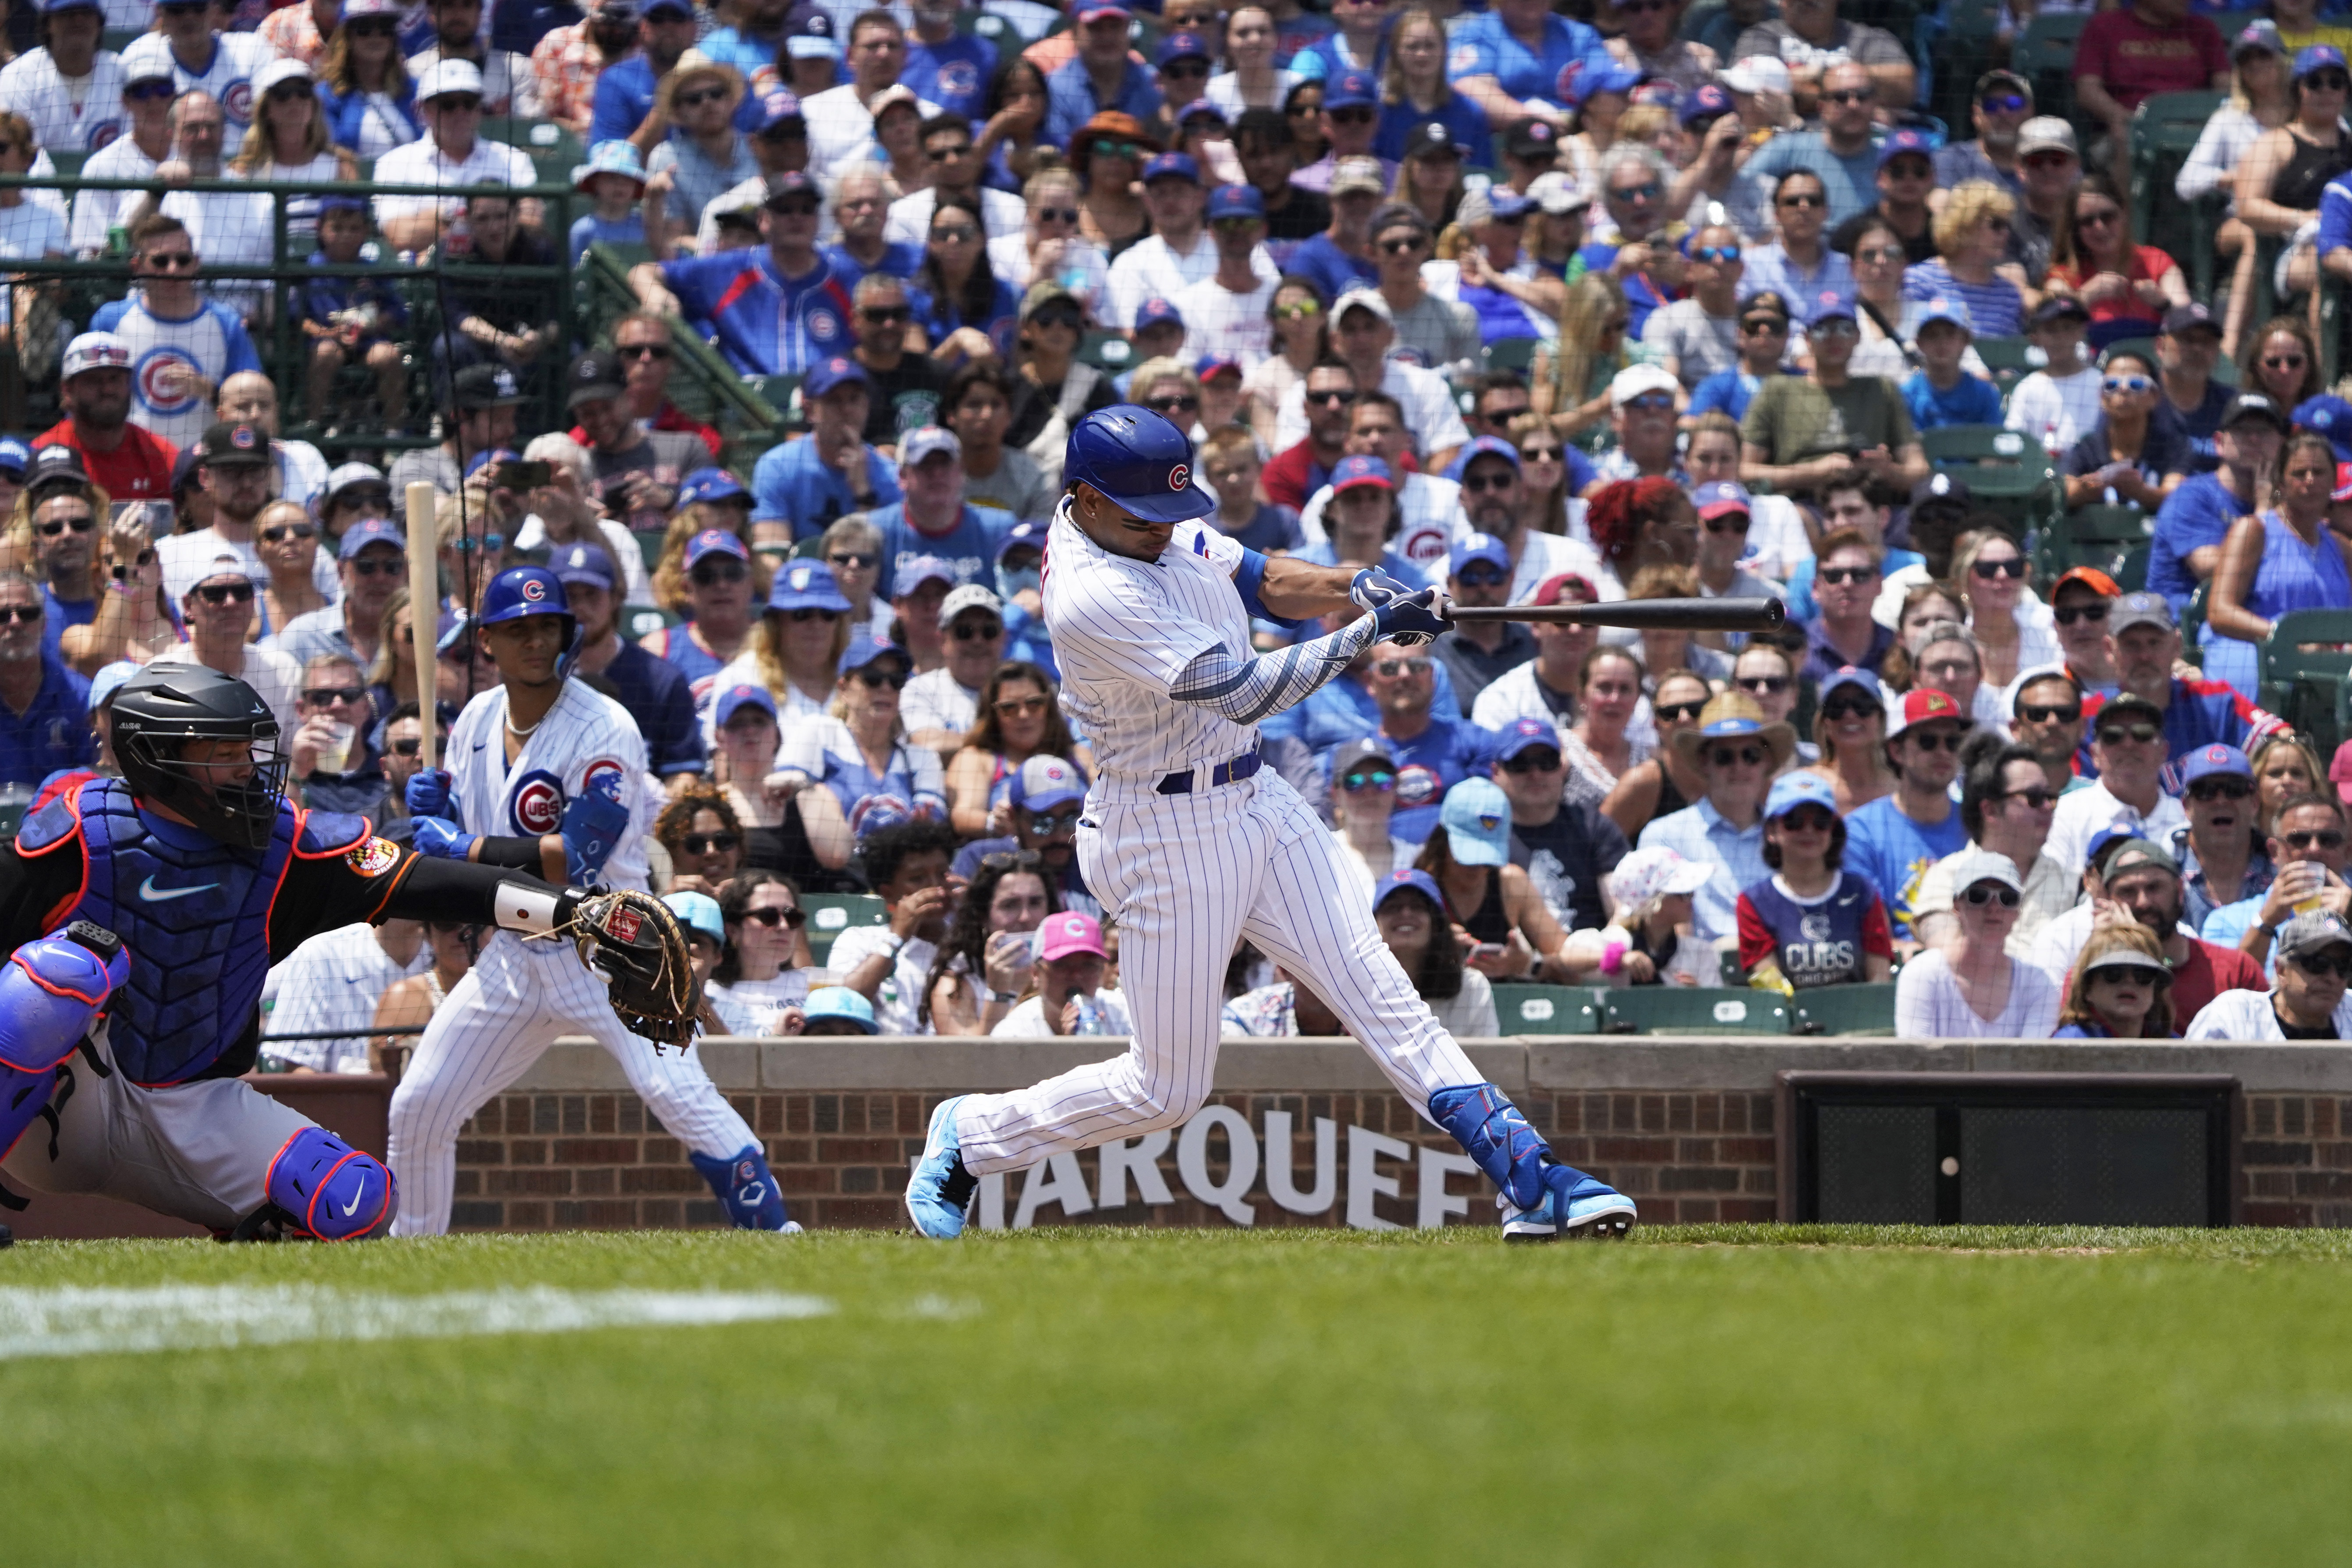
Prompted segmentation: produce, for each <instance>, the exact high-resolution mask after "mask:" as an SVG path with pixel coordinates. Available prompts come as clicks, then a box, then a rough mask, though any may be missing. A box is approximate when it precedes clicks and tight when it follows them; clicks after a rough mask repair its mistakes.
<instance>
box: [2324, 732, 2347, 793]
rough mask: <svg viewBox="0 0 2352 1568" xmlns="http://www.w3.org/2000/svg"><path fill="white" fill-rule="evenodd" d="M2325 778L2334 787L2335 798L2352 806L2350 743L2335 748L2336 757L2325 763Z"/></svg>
mask: <svg viewBox="0 0 2352 1568" xmlns="http://www.w3.org/2000/svg"><path fill="white" fill-rule="evenodd" d="M2327 777H2328V780H2329V782H2330V783H2332V784H2335V785H2336V795H2337V797H2338V798H2339V799H2341V800H2343V801H2344V802H2345V804H2347V805H2352V741H2347V742H2344V743H2343V744H2342V745H2340V746H2338V747H2336V755H2335V756H2334V757H2332V758H2331V759H2329V761H2328V763H2327Z"/></svg>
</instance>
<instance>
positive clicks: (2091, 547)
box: [2046, 506, 2156, 583]
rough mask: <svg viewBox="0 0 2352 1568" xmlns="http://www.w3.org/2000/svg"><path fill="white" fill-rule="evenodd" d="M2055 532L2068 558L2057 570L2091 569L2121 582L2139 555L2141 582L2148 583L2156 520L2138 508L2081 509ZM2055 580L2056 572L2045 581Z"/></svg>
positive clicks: (2071, 513)
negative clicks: (2149, 552)
mask: <svg viewBox="0 0 2352 1568" xmlns="http://www.w3.org/2000/svg"><path fill="white" fill-rule="evenodd" d="M2155 531H2156V519H2155V518H2154V517H2152V516H2150V515H2149V514H2148V513H2147V512H2144V511H2142V510H2139V509H2138V508H2137V507H2132V506H2086V507H2081V508H2078V509H2076V510H2074V511H2071V512H2068V513H2067V514H2066V521H2064V522H2063V523H2062V524H2060V525H2059V526H2058V527H2057V528H2056V529H2055V530H2053V532H2055V533H2056V534H2057V536H2058V537H2059V538H2060V539H2061V540H2063V542H2064V545H2065V559H2064V561H2063V563H2060V564H2059V565H2058V571H2060V572H2063V571H2064V570H2066V569H2067V568H2068V567H2072V566H2091V567H2095V568H2097V569H2098V570H2099V571H2102V572H2105V574H2107V575H2108V576H2110V577H2113V578H2114V579H2115V580H2116V582H2118V583H2121V582H2122V581H2123V574H2124V572H2125V570H2126V563H2128V562H2129V560H2130V558H2131V556H2132V555H2133V554H2134V552H2138V553H2139V554H2140V557H2141V559H2140V563H2139V576H2140V581H2141V582H2142V583H2146V582H2147V554H2146V552H2147V542H2148V537H2149V536H2150V535H2151V534H2153V533H2154V532H2155ZM2056 580H2057V578H2056V574H2054V573H2053V574H2052V576H2051V577H2050V578H2048V579H2046V581H2049V582H2055V581H2056Z"/></svg>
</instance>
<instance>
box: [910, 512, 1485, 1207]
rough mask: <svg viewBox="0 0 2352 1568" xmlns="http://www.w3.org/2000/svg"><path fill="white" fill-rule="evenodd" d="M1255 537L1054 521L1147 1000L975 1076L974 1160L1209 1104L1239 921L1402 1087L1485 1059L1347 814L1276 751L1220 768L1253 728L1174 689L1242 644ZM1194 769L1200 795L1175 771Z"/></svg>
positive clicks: (1100, 867)
mask: <svg viewBox="0 0 2352 1568" xmlns="http://www.w3.org/2000/svg"><path fill="white" fill-rule="evenodd" d="M1241 559H1242V557H1241V550H1240V547H1239V546H1238V545H1235V544H1234V543H1233V542H1231V541H1230V540H1228V539H1226V538H1225V537H1224V536H1223V535H1222V534H1220V533H1218V532H1217V531H1215V530H1213V529H1210V528H1203V527H1202V526H1201V525H1200V524H1199V523H1196V522H1183V523H1179V524H1177V526H1176V531H1175V536H1174V538H1173V540H1172V541H1171V543H1170V545H1169V547H1168V550H1167V551H1166V552H1165V553H1164V554H1162V555H1161V557H1160V560H1159V561H1157V562H1154V563H1144V562H1140V561H1133V560H1129V559H1128V558H1126V557H1124V556H1118V555H1113V554H1111V553H1110V552H1108V551H1106V550H1104V549H1102V548H1101V547H1100V546H1099V545H1097V544H1096V543H1095V542H1093V541H1092V540H1090V539H1088V538H1087V536H1086V534H1085V533H1084V532H1082V531H1080V530H1079V529H1078V527H1077V525H1076V523H1075V522H1074V521H1071V519H1070V516H1069V511H1068V504H1067V503H1066V502H1065V503H1064V506H1063V509H1062V510H1061V511H1060V512H1059V513H1058V514H1057V515H1056V516H1055V520H1054V526H1053V530H1052V532H1051V533H1050V535H1049V536H1048V544H1047V550H1046V568H1045V625H1046V626H1047V628H1048V630H1049V631H1051V633H1052V634H1053V638H1054V653H1055V658H1058V659H1059V660H1060V661H1061V666H1062V704H1063V706H1064V707H1065V708H1066V710H1068V711H1069V714H1070V716H1071V717H1072V718H1073V719H1076V720H1077V721H1079V722H1080V723H1081V724H1083V725H1084V726H1085V727H1086V731H1087V734H1088V735H1089V736H1090V737H1092V739H1093V742H1094V747H1095V756H1096V759H1097V762H1098V763H1100V767H1099V770H1098V771H1097V773H1096V775H1095V781H1094V785H1093V787H1092V788H1091V789H1090V790H1088V792H1087V805H1086V815H1085V816H1083V817H1082V818H1080V820H1079V824H1078V864H1079V867H1080V869H1081V870H1082V871H1083V872H1084V873H1085V876H1086V881H1087V887H1088V888H1089V889H1093V890H1094V892H1095V893H1096V894H1097V896H1098V897H1100V899H1101V900H1102V903H1103V909H1104V910H1105V912H1106V913H1108V914H1113V915H1116V916H1117V917H1118V942H1119V947H1118V972H1119V987H1120V989H1121V991H1122V992H1123V993H1124V994H1125V995H1126V998H1127V1003H1128V1007H1129V1012H1130V1013H1131V1014H1132V1015H1133V1016H1134V1019H1135V1036H1134V1043H1133V1045H1132V1046H1131V1047H1130V1048H1129V1051H1128V1053H1127V1055H1125V1056H1124V1057H1120V1058H1117V1059H1115V1060H1112V1061H1108V1062H1097V1063H1094V1064H1092V1065H1090V1066H1087V1067H1082V1068H1076V1069H1075V1070H1073V1071H1070V1072H1066V1073H1064V1074H1063V1075H1062V1076H1060V1077H1059V1078H1055V1079H1047V1080H1046V1081H1045V1082H1044V1083H1041V1084H1036V1085H1034V1086H1033V1087H1031V1088H1029V1089H1022V1090H1020V1091H1018V1092H1016V1093H1013V1094H975V1095H971V1096H969V1097H967V1098H966V1099H965V1100H964V1101H963V1103H962V1105H961V1107H960V1108H959V1109H958V1111H957V1115H956V1131H957V1136H958V1139H959V1141H960V1142H961V1148H962V1153H963V1161H964V1165H965V1168H966V1169H968V1170H970V1171H971V1172H973V1173H975V1174H979V1175H987V1174H989V1173H992V1172H998V1171H1009V1170H1017V1169H1019V1168H1021V1167H1023V1166H1024V1165H1031V1164H1034V1163H1036V1162H1038V1161H1039V1160H1042V1159H1045V1157H1046V1156H1048V1155H1051V1154H1055V1153H1058V1152H1062V1151H1064V1150H1069V1149H1083V1148H1086V1147H1088V1146H1090V1145H1092V1144H1096V1143H1101V1142H1108V1141H1109V1140H1111V1139H1114V1138H1131V1137H1134V1136H1136V1135H1138V1134H1139V1133H1143V1132H1148V1131H1151V1130H1153V1129H1155V1128H1160V1127H1171V1126H1174V1125H1175V1124H1176V1123H1177V1122H1180V1121H1183V1120H1184V1119H1185V1118H1186V1117H1188V1116H1190V1115H1192V1112H1193V1110H1196V1109H1198V1107H1199V1106H1200V1104H1201V1102H1202V1100H1203V1099H1205V1098H1206V1097H1207V1095H1208V1092H1209V1089H1210V1087H1211V1082H1212V1078H1213V1073H1214V1070H1215V1068H1216V1060H1217V1036H1218V1015H1219V1011H1220V1009H1221V1008H1222V1006H1223V1002H1224V994H1223V978H1224V973H1225V964H1226V961H1227V960H1228V959H1229V958H1230V957H1231V956H1232V954H1233V951H1234V944H1235V943H1236V942H1238V941H1240V940H1241V939H1242V938H1243V937H1247V938H1248V939H1249V940H1250V941H1252V942H1255V943H1256V944H1257V945H1258V947H1259V948H1260V949H1262V950H1263V951H1264V952H1265V953H1266V954H1267V955H1268V956H1269V957H1271V958H1272V959H1273V960H1274V961H1275V962H1276V963H1279V964H1281V965H1282V966H1283V967H1284V968H1285V969H1286V970H1288V971H1289V972H1290V973H1293V974H1295V975H1297V976H1299V977H1300V978H1302V979H1304V980H1305V981H1307V983H1308V984H1310V985H1311V986H1312V987H1313V988H1314V989H1315V991H1316V992H1317V993H1318V994H1320V995H1321V996H1322V997H1323V998H1324V999H1325V1000H1326V1001H1328V1002H1329V1003H1330V1004H1331V1005H1332V1007H1333V1009H1334V1010H1335V1011H1336V1012H1338V1014H1339V1017H1340V1018H1341V1019H1342V1020H1343V1021H1344V1022H1345V1023H1346V1024H1347V1026H1348V1028H1349V1033H1351V1034H1353V1035H1354V1036H1355V1037H1356V1038H1358V1039H1359V1040H1361V1041H1362V1042H1364V1048H1365V1049H1366V1050H1367V1051H1369V1052H1370V1053H1371V1056H1372V1058H1373V1060H1375V1061H1377V1062H1378V1063H1379V1064H1380V1066H1381V1071H1382V1072H1384V1073H1386V1074H1387V1075H1388V1077H1389V1080H1390V1081H1391V1083H1393V1084H1395V1085H1396V1087H1397V1090H1398V1092H1400V1093H1402V1095H1404V1096H1405V1098H1406V1099H1408V1100H1411V1101H1412V1103H1413V1104H1414V1105H1416V1106H1426V1105H1427V1104H1428V1103H1429V1097H1430V1096H1431V1095H1432V1094H1433V1093H1434V1092H1435V1091H1436V1090H1438V1089H1446V1088H1452V1087H1454V1086H1457V1085H1463V1084H1473V1083H1477V1082H1480V1081H1481V1079H1480V1075H1479V1074H1478V1072H1477V1070H1476V1069H1475V1068H1473V1067H1472V1066H1471V1065H1470V1060H1469V1058H1467V1057H1465V1056H1464V1055H1463V1053H1462V1048H1461V1047H1459V1046H1457V1045H1455V1044H1454V1038H1453V1037H1452V1036H1450V1035H1448V1034H1447V1033H1446V1032H1445V1031H1444V1028H1442V1027H1441V1026H1439V1025H1438V1022H1437V1020H1436V1019H1435V1018H1434V1017H1433V1016H1431V1014H1430V1011H1429V1008H1428V1007H1427V1006H1426V1005H1423V1002H1422V1000H1421V997H1420V995H1419V994H1418V993H1416V992H1415V991H1414V990H1413V988H1412V981H1411V980H1409V979H1408V978H1407V977H1406V975H1405V973H1404V971H1403V969H1402V967H1400V966H1399V965H1398V963H1397V962H1396V960H1395V958H1394V957H1392V956H1391V954H1390V952H1389V950H1388V948H1387V947H1386V946H1385V945H1384V944H1383V943H1382V942H1381V934H1380V930H1379V928H1378V927H1377V926H1375V925H1374V924H1373V923H1372V909H1371V900H1370V895H1369V894H1367V892H1366V891H1365V889H1364V888H1363V886H1362V884H1361V883H1360V880H1359V879H1358V878H1357V877H1356V876H1355V875H1354V874H1353V873H1352V872H1350V871H1349V869H1348V868H1346V867H1344V866H1343V865H1341V864H1340V861H1339V857H1338V854H1337V853H1336V852H1335V850H1334V849H1333V847H1332V840H1331V835H1330V833H1329V831H1328V829H1326V828H1325V827H1324V826H1323V825H1322V824H1321V823H1320V822H1319V821H1318V820H1317V819H1316V816H1315V814H1314V812H1312V811H1311V810H1309V809H1308V808H1307V805H1306V803H1305V802H1304V801H1302V800H1300V799H1299V798H1298V796H1297V794H1296V793H1294V792H1293V791H1292V789H1291V788H1290V786H1289V785H1288V784H1285V783H1284V782H1283V781H1282V780H1281V778H1280V777H1278V776H1277V775H1276V773H1274V772H1273V770H1271V769H1265V770H1262V771H1261V772H1259V773H1256V774H1255V776H1253V777H1250V778H1247V779H1244V780H1242V781H1240V782H1238V783H1234V784H1223V785H1220V786H1217V787H1214V788H1209V787H1200V786H1202V785H1205V782H1206V776H1207V773H1208V770H1209V768H1210V767H1212V766H1213V764H1215V763H1223V762H1230V761H1232V760H1233V759H1234V758H1236V757H1239V756H1242V755H1244V754H1245V753H1246V752H1250V751H1252V750H1253V749H1255V746H1256V744H1257V731H1255V729H1254V728H1252V727H1250V726H1246V725H1241V724H1235V723H1234V722H1233V721H1230V720H1228V719H1226V718H1224V717H1223V716H1222V715H1220V714H1218V713H1216V712H1214V711H1213V710H1210V709H1208V708H1206V707H1203V706H1200V705H1196V704H1192V703H1186V702H1178V701H1176V700H1174V699H1172V698H1171V697H1170V696H1169V695H1168V689H1169V687H1170V686H1171V685H1172V684H1173V683H1174V682H1175V680H1176V679H1177V677H1178V675H1179V674H1181V672H1182V670H1183V669H1184V668H1185V666H1187V665H1189V664H1191V663H1192V660H1193V659H1194V658H1197V657H1198V656H1199V655H1201V654H1202V653H1203V652H1205V651H1206V650H1208V649H1210V648H1212V647H1216V646H1218V645H1219V644H1223V646H1224V647H1227V648H1228V649H1230V650H1232V651H1234V652H1235V653H1237V654H1240V655H1242V656H1244V657H1246V656H1247V654H1248V651H1249V618H1248V613H1247V612H1246V611H1245V610H1244V608H1243V607H1242V599H1241V594H1240V592H1239V591H1238V590H1237V589H1236V588H1235V587H1234V582H1233V574H1234V569H1235V568H1236V567H1237V566H1239V565H1240V563H1241ZM1183 768H1194V769H1197V770H1199V771H1198V773H1197V775H1196V780H1195V783H1196V787H1195V788H1194V790H1193V791H1192V793H1190V794H1186V795H1161V794H1160V793H1159V791H1158V787H1157V786H1158V784H1159V783H1160V779H1161V778H1162V777H1163V776H1164V775H1166V774H1167V773H1172V772H1175V771H1177V770H1179V769H1183Z"/></svg>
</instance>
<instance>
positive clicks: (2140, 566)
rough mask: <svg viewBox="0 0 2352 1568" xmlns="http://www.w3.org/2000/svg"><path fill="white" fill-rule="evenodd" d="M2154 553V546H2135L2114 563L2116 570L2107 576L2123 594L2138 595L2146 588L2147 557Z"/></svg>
mask: <svg viewBox="0 0 2352 1568" xmlns="http://www.w3.org/2000/svg"><path fill="white" fill-rule="evenodd" d="M2155 553H2156V547H2155V546H2154V545H2149V544H2135V545H2133V546H2132V547H2131V549H2130V550H2128V551H2126V552H2125V553H2124V558H2123V559H2122V560H2121V561H2118V562H2117V563H2116V569H2115V570H2114V571H2113V572H2110V573H2108V574H2107V575H2108V576H2110V577H2113V578H2114V579H2115V580H2116V587H2118V588H2121V589H2122V590H2123V591H2124V592H2125V593H2126V594H2137V593H2139V592H2140V591H2141V590H2143V589H2145V588H2146V587H2147V563H2148V559H2149V557H2151V556H2153V555H2154V554H2155Z"/></svg>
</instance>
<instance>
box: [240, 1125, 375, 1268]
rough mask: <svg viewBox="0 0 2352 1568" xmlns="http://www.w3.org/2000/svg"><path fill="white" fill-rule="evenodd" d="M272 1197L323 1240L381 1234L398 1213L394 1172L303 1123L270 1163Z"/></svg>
mask: <svg viewBox="0 0 2352 1568" xmlns="http://www.w3.org/2000/svg"><path fill="white" fill-rule="evenodd" d="M265 1186H266V1189H267V1191H268V1194H269V1201H270V1202H271V1203H273V1204H275V1205H277V1206H278V1207H279V1208H281V1209H283V1210H285V1211H286V1212H287V1213H288V1214H289V1215H292V1216H293V1219H294V1223H295V1224H296V1225H297V1226H300V1227H301V1228H302V1229H303V1230H304V1231H305V1232H307V1233H308V1234H310V1235H311V1236H314V1237H318V1238H319V1239H320V1241H360V1240H363V1239H365V1238H367V1237H373V1236H382V1235H383V1233H384V1232H385V1231H387V1230H390V1229H391V1228H392V1222H393V1218H394V1216H395V1215H398V1214H399V1213H400V1187H399V1185H398V1184H396V1183H395V1182H394V1180H393V1179H392V1173H391V1172H390V1171H389V1170H387V1169H385V1168H384V1167H383V1165H381V1164H378V1163H376V1162H375V1161H373V1160H372V1159H370V1158H369V1157H368V1156H367V1155H365V1154H362V1153H361V1152H359V1151H358V1150H356V1149H354V1148H352V1146H351V1145H350V1144H348V1143H346V1142H343V1141H342V1140H341V1139H340V1138H338V1137H336V1136H335V1135H334V1134H333V1133H331V1132H330V1131H327V1130H326V1129H325V1128H323V1127H305V1128H304V1129H302V1131H299V1132H297V1133H296V1134H294V1136H293V1137H291V1138H289V1139H288V1140H286V1142H285V1145H284V1146H283V1147H282V1148H280V1149H279V1150H278V1154H277V1157H276V1158H275V1159H273V1160H271V1161H270V1162H269V1175H268V1181H267V1182H266V1184H265Z"/></svg>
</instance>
